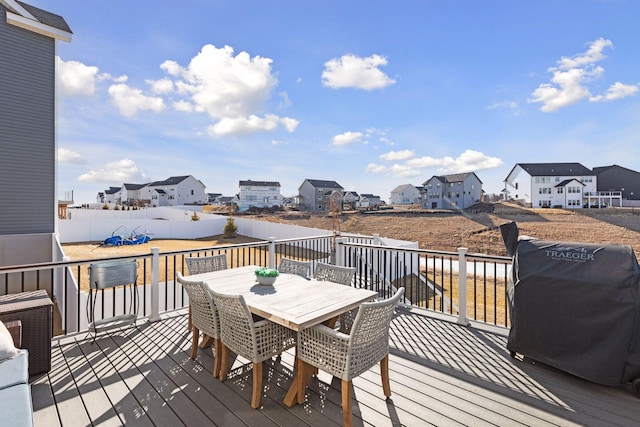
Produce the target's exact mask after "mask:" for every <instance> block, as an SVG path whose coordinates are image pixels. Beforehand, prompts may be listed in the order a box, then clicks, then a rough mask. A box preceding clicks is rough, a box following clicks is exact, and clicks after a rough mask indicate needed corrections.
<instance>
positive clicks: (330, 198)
mask: <svg viewBox="0 0 640 427" xmlns="http://www.w3.org/2000/svg"><path fill="white" fill-rule="evenodd" d="M298 195H299V196H298V197H299V199H300V206H302V207H304V208H305V209H306V210H308V211H312V212H318V211H331V210H332V209H333V206H334V204H336V203H339V204H341V202H342V197H343V195H344V188H343V187H342V186H341V185H340V184H338V183H337V182H335V181H325V180H320V179H305V180H304V181H303V182H302V184H301V185H300V187H299V188H298ZM338 209H340V210H342V206H338Z"/></svg>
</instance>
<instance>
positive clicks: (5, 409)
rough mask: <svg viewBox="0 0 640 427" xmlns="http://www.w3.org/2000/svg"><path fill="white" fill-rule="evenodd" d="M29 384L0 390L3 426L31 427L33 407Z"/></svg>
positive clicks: (1, 421)
mask: <svg viewBox="0 0 640 427" xmlns="http://www.w3.org/2000/svg"><path fill="white" fill-rule="evenodd" d="M29 387H30V386H29V384H19V385H16V386H13V387H9V388H3V389H2V390H0V409H1V410H0V412H2V420H0V424H2V425H3V426H32V425H33V406H31V390H30V388H29Z"/></svg>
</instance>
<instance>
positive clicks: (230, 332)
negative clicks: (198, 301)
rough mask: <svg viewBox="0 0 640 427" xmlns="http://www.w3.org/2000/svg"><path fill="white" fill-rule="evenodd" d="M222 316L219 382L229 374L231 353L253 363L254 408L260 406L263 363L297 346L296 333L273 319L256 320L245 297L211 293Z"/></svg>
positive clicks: (252, 398) (252, 404)
mask: <svg viewBox="0 0 640 427" xmlns="http://www.w3.org/2000/svg"><path fill="white" fill-rule="evenodd" d="M211 296H212V298H213V301H214V302H215V304H216V307H217V309H218V313H219V315H220V340H221V341H222V353H221V354H222V360H221V368H220V381H224V380H226V379H227V375H228V374H229V368H230V367H229V350H231V351H233V352H234V353H236V354H237V355H240V356H242V357H244V358H245V359H248V360H250V361H251V362H252V363H253V391H252V394H251V406H252V407H253V408H257V407H259V406H260V398H261V395H262V362H263V361H265V360H267V359H270V358H271V357H273V356H276V355H279V354H282V352H283V351H285V350H287V349H289V348H292V347H295V345H296V332H295V331H294V330H292V329H289V328H286V327H284V326H282V325H279V324H277V323H274V322H272V321H270V320H266V319H262V320H257V321H256V320H254V319H253V316H252V315H251V312H250V311H249V308H248V307H247V304H246V302H245V300H244V297H243V296H242V295H225V294H220V293H217V292H215V291H211Z"/></svg>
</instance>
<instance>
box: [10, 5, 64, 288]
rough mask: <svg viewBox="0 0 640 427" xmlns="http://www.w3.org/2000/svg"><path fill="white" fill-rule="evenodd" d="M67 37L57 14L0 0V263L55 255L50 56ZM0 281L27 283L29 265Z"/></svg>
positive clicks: (53, 85) (54, 151)
mask: <svg viewBox="0 0 640 427" xmlns="http://www.w3.org/2000/svg"><path fill="white" fill-rule="evenodd" d="M71 37H72V33H71V29H70V28H69V26H68V25H67V23H66V22H65V20H64V18H62V17H61V16H59V15H56V14H53V13H51V12H48V11H45V10H42V9H39V8H36V7H33V6H31V5H28V4H26V3H23V2H19V1H15V0H0V265H16V264H29V263H38V262H52V261H58V260H59V259H55V258H57V257H58V253H57V251H55V248H56V247H57V244H56V243H55V240H56V236H55V233H56V231H57V224H58V222H57V221H59V219H58V207H57V192H58V191H57V188H56V185H57V175H58V169H57V157H56V156H57V141H56V114H57V111H56V59H55V58H56V43H57V41H58V40H62V41H66V42H69V41H71ZM34 275H35V272H34ZM14 282H17V285H16V283H14ZM20 282H23V284H20ZM44 282H46V279H45V280H44ZM44 282H43V281H41V282H40V283H41V285H43V286H46V284H44ZM0 283H3V284H4V285H3V286H2V287H1V289H0V293H3V294H4V293H5V292H9V293H12V292H13V291H14V290H15V289H14V288H15V287H14V285H16V286H17V288H16V289H18V290H19V289H22V287H24V288H25V289H26V290H30V288H31V273H29V272H28V273H26V274H25V277H18V278H17V279H16V280H15V281H14V280H13V277H0ZM34 286H35V285H34Z"/></svg>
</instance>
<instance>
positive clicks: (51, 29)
mask: <svg viewBox="0 0 640 427" xmlns="http://www.w3.org/2000/svg"><path fill="white" fill-rule="evenodd" d="M0 3H2V4H3V5H4V6H5V7H6V8H7V11H8V13H7V22H8V23H10V24H12V25H15V26H17V27H21V28H24V29H26V30H29V31H33V32H35V33H38V34H42V35H45V36H47V37H52V38H54V39H59V40H64V41H67V42H68V41H71V35H72V34H73V32H72V31H71V28H69V25H68V24H67V22H66V21H65V20H64V18H63V17H62V16H60V15H56V14H55V13H51V12H48V11H46V10H44V9H40V8H37V7H35V6H31V5H30V4H27V3H24V2H21V1H18V0H0Z"/></svg>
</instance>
